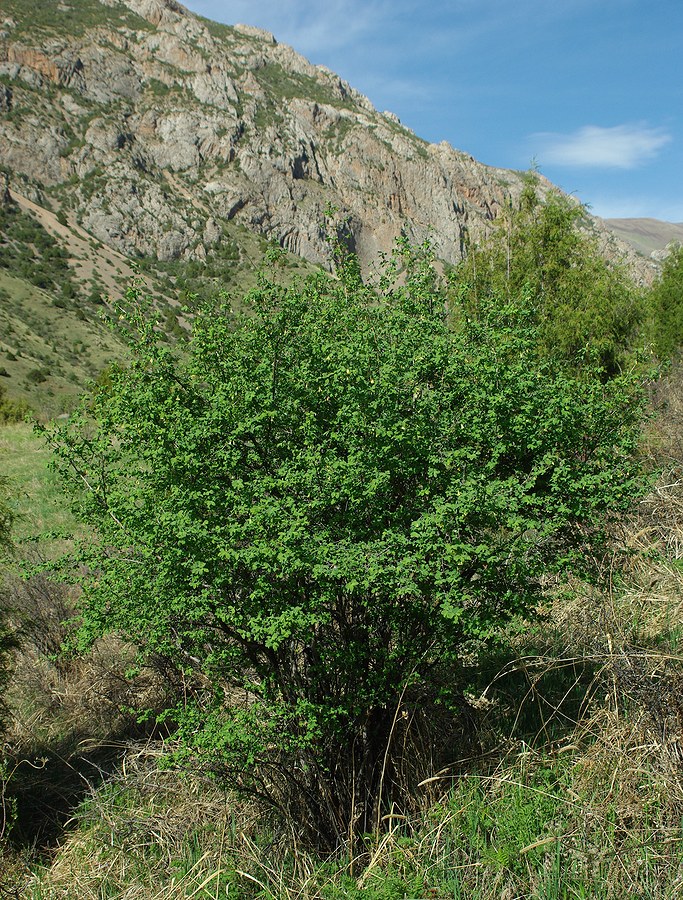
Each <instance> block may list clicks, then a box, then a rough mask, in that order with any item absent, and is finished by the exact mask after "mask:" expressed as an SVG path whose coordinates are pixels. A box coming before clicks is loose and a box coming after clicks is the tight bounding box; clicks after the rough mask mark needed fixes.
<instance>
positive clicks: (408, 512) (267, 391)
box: [52, 251, 641, 847]
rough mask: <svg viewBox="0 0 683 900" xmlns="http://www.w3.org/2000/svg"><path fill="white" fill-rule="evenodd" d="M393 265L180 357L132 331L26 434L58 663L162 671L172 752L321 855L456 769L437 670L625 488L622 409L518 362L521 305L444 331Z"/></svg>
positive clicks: (517, 608) (455, 674)
mask: <svg viewBox="0 0 683 900" xmlns="http://www.w3.org/2000/svg"><path fill="white" fill-rule="evenodd" d="M403 261H404V262H407V266H406V270H405V272H404V276H403V284H402V286H397V285H396V284H394V283H392V281H391V279H390V278H389V277H388V276H387V277H386V278H384V279H383V280H382V282H381V284H380V286H379V287H378V288H371V287H368V286H366V285H364V284H363V283H362V282H361V280H360V276H359V273H358V267H357V266H355V265H353V261H345V260H343V259H342V264H341V267H340V271H339V273H338V277H337V278H334V277H331V276H327V275H318V276H315V277H312V278H309V279H308V280H306V281H305V282H303V283H300V284H295V285H293V286H289V287H286V286H281V285H278V284H275V283H272V282H270V281H268V280H262V282H261V283H260V285H259V287H258V289H257V290H255V291H254V292H253V293H251V294H250V295H249V296H248V297H247V299H246V305H247V307H248V314H247V315H239V314H237V313H235V312H234V311H233V310H232V309H231V308H230V305H229V303H228V302H227V301H226V300H222V301H219V302H216V303H215V304H213V305H212V306H211V307H210V308H207V309H204V310H203V311H201V312H200V313H199V315H198V317H197V319H196V321H195V324H194V332H193V336H192V339H191V341H190V343H189V347H188V355H187V356H185V357H182V358H176V357H175V356H174V355H173V353H172V351H171V350H170V349H169V348H168V347H166V346H164V345H163V344H161V343H160V342H159V341H158V340H157V333H156V331H155V329H154V327H153V325H152V324H149V323H147V322H146V321H145V318H144V316H143V315H142V314H135V315H133V317H132V318H131V319H130V320H129V321H130V324H131V325H132V326H133V329H132V332H129V341H130V343H131V355H132V363H131V365H130V367H129V368H127V369H125V370H124V369H113V370H112V371H111V381H110V383H109V384H108V386H107V387H106V389H100V390H98V391H95V393H94V394H93V395H92V396H90V397H89V398H88V399H87V400H86V402H85V403H84V405H83V406H82V409H81V412H80V414H79V415H78V416H75V417H74V418H73V421H72V424H71V425H70V426H68V427H65V428H63V429H61V430H57V431H55V432H54V433H53V435H52V438H53V441H54V443H55V446H56V449H57V453H58V454H59V458H60V460H61V470H62V472H63V474H64V476H65V478H66V480H67V483H68V484H70V486H71V488H72V490H77V491H79V493H78V499H79V503H80V506H79V508H80V512H81V515H82V517H83V519H84V521H85V522H86V523H88V524H89V525H90V526H91V528H92V535H93V539H92V541H90V542H88V543H86V544H84V545H83V546H82V547H81V550H80V553H79V555H78V556H77V558H76V559H75V560H74V567H75V568H79V569H80V570H81V571H82V567H83V565H85V566H86V571H87V574H86V576H85V578H84V585H83V586H84V593H83V599H82V629H81V639H82V641H83V642H84V643H87V642H88V641H92V640H94V639H96V638H97V637H98V636H100V635H102V634H103V633H104V632H106V631H109V630H112V629H113V630H117V631H119V632H121V633H122V634H123V635H125V636H126V637H127V638H129V639H130V640H132V641H134V642H136V643H137V644H138V645H139V646H140V647H141V649H142V651H143V652H147V653H155V654H162V655H163V656H165V657H167V658H170V659H171V660H173V661H174V663H175V664H176V665H177V666H178V667H179V668H181V669H182V670H183V671H184V672H185V674H186V677H187V683H188V692H187V694H186V696H185V697H184V698H183V702H182V703H181V704H180V705H179V706H178V707H177V708H176V709H174V710H173V711H172V715H173V716H174V717H175V720H176V721H177V723H178V729H179V731H178V733H179V735H180V737H181V738H182V741H183V742H184V747H185V753H186V754H187V755H190V756H193V757H194V758H197V759H199V761H203V762H204V763H205V764H206V765H207V766H209V767H210V768H213V769H214V770H216V771H219V772H221V773H223V774H226V775H228V774H229V775H230V776H231V777H232V779H233V782H234V783H235V784H237V785H238V786H239V787H241V788H242V789H244V790H247V791H250V792H251V793H253V794H256V795H260V796H261V797H265V798H267V799H268V800H269V802H271V803H272V804H274V805H276V806H278V807H279V808H281V809H283V810H284V811H285V812H286V813H287V814H289V815H290V816H294V817H295V819H296V821H297V823H298V825H299V827H300V828H302V829H303V830H304V831H305V832H306V833H307V834H308V835H309V836H310V837H312V838H314V839H316V840H317V841H318V842H319V843H321V844H323V845H325V846H328V847H333V846H336V845H338V844H339V843H340V842H343V841H344V840H345V839H346V837H347V836H348V834H349V832H350V831H352V830H356V831H358V830H360V831H366V830H368V829H370V828H373V827H374V825H375V822H378V821H379V815H380V813H381V812H383V811H386V809H387V808H388V807H387V804H389V803H391V802H394V801H397V802H403V801H404V800H405V796H404V795H403V794H402V793H401V789H402V788H405V786H406V779H408V780H409V776H410V775H411V773H412V775H414V777H415V778H420V777H423V776H426V775H428V774H429V773H430V771H432V769H431V768H430V767H431V766H434V765H439V764H440V763H441V762H443V760H444V759H448V758H452V754H457V752H458V743H457V739H454V738H453V736H452V734H451V744H450V746H446V747H445V748H444V747H443V746H442V747H441V749H443V750H444V753H445V756H441V757H440V758H438V757H437V754H436V752H433V753H431V752H430V748H433V747H437V746H438V741H437V737H438V734H437V732H438V731H439V727H438V726H437V721H440V722H441V725H443V723H444V722H445V721H446V720H447V719H448V718H449V717H450V718H451V720H452V718H453V717H454V716H455V717H457V716H461V721H462V717H463V715H464V713H466V704H465V702H464V699H463V686H464V679H463V676H462V674H461V667H462V662H463V658H464V657H465V656H467V657H469V658H473V657H476V653H477V652H478V650H479V649H481V647H482V646H484V645H485V643H486V641H487V640H488V639H489V638H490V637H491V636H492V635H494V634H495V633H496V630H497V629H499V628H500V627H501V625H503V624H504V623H505V622H506V621H508V620H510V619H511V618H512V617H514V616H530V615H533V614H534V612H535V610H536V609H537V606H538V602H539V598H540V596H541V594H542V588H543V585H544V583H546V582H547V579H548V575H549V574H550V573H554V574H560V573H565V572H568V571H571V570H573V571H577V570H581V571H587V569H588V568H589V561H590V559H591V548H592V545H593V542H595V541H598V542H600V541H601V540H602V539H603V529H604V527H605V524H606V523H607V522H609V520H610V517H611V516H614V515H617V514H618V513H619V511H620V510H622V509H624V508H625V507H626V506H627V505H628V504H629V503H630V502H631V500H632V498H633V497H634V496H636V495H637V494H638V492H639V490H640V487H641V480H640V476H639V474H638V468H637V465H636V464H635V463H634V462H633V460H632V450H633V448H634V444H635V442H636V440H637V435H638V424H639V419H640V410H641V402H640V394H639V389H638V386H637V385H635V384H634V383H633V382H632V381H629V380H627V379H626V378H615V379H614V380H612V381H611V382H610V383H609V384H607V385H604V384H602V383H601V382H600V380H599V378H598V377H597V375H596V374H595V373H594V372H592V371H587V370H586V371H584V372H583V373H582V375H581V377H578V376H575V375H572V374H567V372H566V371H563V369H562V367H560V366H557V365H555V363H554V362H553V360H552V359H547V360H542V359H539V356H538V353H537V346H538V333H537V326H536V324H535V323H534V319H533V316H532V315H531V312H530V307H529V304H528V303H526V302H524V301H523V300H518V299H516V298H512V299H510V300H506V299H504V300H501V301H500V302H499V303H494V302H491V303H486V304H482V305H480V308H479V315H478V317H477V318H476V319H475V318H471V317H468V316H467V314H466V311H465V312H464V313H463V314H462V315H461V316H458V317H453V316H452V315H451V314H450V311H449V309H448V304H447V302H446V297H447V292H446V291H445V290H444V289H442V287H441V286H440V284H439V282H438V278H437V276H436V274H435V272H434V270H433V268H432V266H431V262H430V260H429V258H428V255H426V256H425V255H422V256H420V255H417V256H415V255H412V254H410V253H408V252H407V251H406V252H405V253H404V255H403ZM138 299H139V298H138V297H137V295H136V293H135V292H133V293H132V295H131V300H132V301H134V302H136V301H137V300H138ZM454 318H455V319H456V320H457V321H458V322H459V323H460V324H459V325H458V327H457V328H454V327H453V325H452V322H453V321H454ZM443 733H446V732H443ZM411 767H412V768H411ZM409 769H411V772H408V770H409Z"/></svg>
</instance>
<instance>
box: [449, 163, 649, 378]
mask: <svg viewBox="0 0 683 900" xmlns="http://www.w3.org/2000/svg"><path fill="white" fill-rule="evenodd" d="M457 278H458V281H459V283H460V284H461V285H464V286H465V291H466V296H467V298H468V302H469V307H470V310H472V312H473V313H474V311H475V310H476V306H477V304H478V303H479V302H480V301H481V299H482V298H485V299H487V301H488V302H490V300H491V299H492V298H495V297H508V298H514V297H518V296H520V293H526V294H527V296H529V297H530V298H531V300H532V304H531V311H532V313H533V315H534V317H535V319H536V324H537V326H538V330H537V338H538V341H539V349H540V352H541V353H542V354H543V355H552V356H555V357H557V358H558V359H561V360H564V361H565V363H567V364H568V365H570V366H572V367H577V366H578V367H580V366H582V365H584V364H585V362H586V361H587V360H588V361H590V362H593V361H597V362H598V363H599V364H600V365H601V366H602V368H603V369H604V374H605V375H606V376H611V375H613V374H615V373H616V372H618V371H619V370H620V368H621V367H622V366H623V365H624V363H625V362H626V361H627V360H628V359H629V357H630V355H631V354H632V351H633V348H634V345H635V344H636V342H637V340H638V339H639V330H640V327H641V325H642V323H643V321H644V303H643V296H642V292H641V291H639V290H638V289H636V287H635V286H634V284H633V283H632V281H631V280H630V279H629V277H628V275H627V274H626V272H625V271H624V269H623V267H620V266H618V265H614V264H612V265H610V264H609V263H607V261H606V260H605V259H604V257H603V256H602V254H601V253H600V251H599V248H598V243H597V239H596V238H595V236H594V235H592V234H591V231H590V224H589V221H588V217H587V215H586V210H585V208H584V207H583V206H582V205H581V204H580V203H578V202H576V201H574V200H572V199H571V198H570V197H568V196H567V195H565V194H561V193H559V192H558V191H554V190H551V191H549V192H548V193H547V194H546V195H545V196H543V197H541V195H540V193H539V190H538V183H537V180H536V179H535V178H534V177H533V176H530V177H529V178H528V180H527V183H526V185H525V188H524V190H523V192H522V196H521V201H520V205H519V208H518V209H514V210H513V209H510V210H508V211H507V213H506V215H504V216H502V217H501V219H500V221H499V223H498V228H497V229H496V231H495V232H494V234H493V236H492V238H491V240H490V241H489V242H488V243H486V244H485V245H483V246H482V247H472V248H471V250H470V253H469V254H468V257H467V259H466V260H464V261H463V263H462V264H461V265H460V266H459V268H458V270H457Z"/></svg>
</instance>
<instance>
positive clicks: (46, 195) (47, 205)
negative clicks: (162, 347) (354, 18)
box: [0, 0, 648, 395]
mask: <svg viewBox="0 0 683 900" xmlns="http://www.w3.org/2000/svg"><path fill="white" fill-rule="evenodd" d="M0 171H1V172H2V173H4V175H3V178H4V180H3V184H2V185H0V194H1V195H2V196H1V197H0V216H1V217H2V222H3V233H0V276H1V277H0V281H2V282H3V283H2V284H0V290H2V291H4V294H2V297H4V298H5V300H6V302H5V303H4V304H0V353H1V352H2V351H4V353H5V357H6V366H5V367H4V368H5V370H6V372H7V377H8V378H9V379H10V383H11V385H12V387H13V388H16V387H17V386H19V387H20V388H21V390H20V391H19V393H21V391H22V390H23V391H24V393H25V394H27V395H28V394H30V393H31V392H32V391H33V388H34V385H32V384H31V383H30V381H27V380H26V379H27V377H28V376H29V374H30V373H33V374H32V377H33V378H34V379H36V378H39V377H41V376H39V375H36V374H35V373H36V371H38V372H39V373H43V374H44V373H45V372H48V373H49V372H51V371H52V370H51V367H52V369H56V368H58V367H59V366H61V365H62V362H63V360H60V347H59V342H58V341H57V340H56V339H55V336H54V328H53V327H52V325H50V324H49V322H51V321H52V319H51V318H50V317H46V316H45V315H44V314H43V313H44V310H45V309H46V308H47V307H49V308H50V310H52V311H53V310H54V309H57V310H59V316H60V317H61V319H60V321H62V322H66V323H67V324H66V325H65V326H64V327H65V328H66V330H67V332H73V333H75V332H77V331H78V329H83V328H86V330H87V333H88V337H87V339H86V338H83V339H81V338H80V336H79V341H80V344H83V345H85V346H87V347H90V348H92V347H93V346H100V347H102V348H105V347H107V346H108V344H107V342H106V340H105V339H104V338H103V337H102V336H101V328H100V325H99V324H98V323H97V321H96V320H97V316H96V314H94V313H93V310H94V309H95V308H96V306H97V303H98V302H99V301H100V297H101V296H102V295H104V296H105V298H106V297H107V296H114V297H115V296H119V295H120V293H121V291H122V290H123V289H124V287H125V284H126V283H127V281H128V280H129V278H130V276H131V274H132V271H133V270H132V268H131V264H132V263H135V266H136V268H137V269H138V270H139V271H141V272H142V273H143V274H144V276H145V277H146V279H147V290H148V291H149V292H150V293H151V294H152V295H153V296H154V297H155V299H156V301H157V303H158V305H159V308H160V310H161V313H162V318H163V321H164V323H165V327H166V330H167V332H168V333H169V334H170V335H172V334H173V333H174V332H177V330H178V328H180V327H182V326H183V324H184V322H183V318H182V314H181V313H180V311H179V305H180V303H181V302H183V301H184V300H186V299H187V297H188V296H189V297H190V298H191V297H192V294H193V292H199V293H202V291H204V290H215V289H216V288H223V287H227V288H230V287H231V286H232V287H236V288H238V289H239V290H243V289H244V288H245V287H248V286H249V283H250V279H252V278H253V273H254V270H255V268H256V266H257V265H258V263H259V261H260V260H261V259H262V257H263V253H264V250H265V248H266V247H267V242H269V241H275V242H277V243H278V244H279V245H280V246H282V247H283V248H284V249H285V250H286V251H287V265H288V266H289V267H290V268H292V269H299V270H302V271H306V270H307V269H310V268H311V267H313V266H316V265H327V264H328V262H329V250H328V245H327V243H326V230H327V228H328V227H329V226H328V224H327V220H326V214H327V213H328V211H329V210H334V212H333V223H334V226H335V227H336V228H337V229H338V230H340V231H342V232H344V233H345V235H346V238H347V240H348V242H349V244H350V245H351V247H352V248H353V249H354V250H355V251H356V252H357V254H358V256H359V259H360V261H361V264H362V266H363V267H364V269H365V270H366V271H369V270H371V269H372V267H373V266H374V265H375V263H376V262H377V260H378V257H379V255H380V254H382V253H387V252H389V251H390V250H391V248H392V247H393V245H394V242H395V240H396V238H397V237H398V236H399V235H402V234H403V235H406V236H407V237H408V238H409V239H410V240H411V241H413V242H417V243H420V242H422V241H424V240H425V239H427V238H428V239H429V240H430V241H431V242H432V244H433V246H434V248H435V252H436V254H437V255H438V256H439V257H440V258H441V259H442V260H443V262H444V263H445V264H454V263H457V262H458V261H459V260H460V259H461V258H462V255H463V253H464V251H465V249H466V247H467V245H468V243H469V242H478V241H479V240H481V239H482V238H483V237H484V236H485V235H486V234H487V233H488V232H489V231H490V230H491V228H492V223H493V222H494V221H495V219H496V217H497V216H498V215H499V213H500V212H501V210H503V209H504V208H505V207H506V206H509V205H510V204H513V205H514V203H515V201H516V199H517V198H518V196H519V194H520V192H521V189H522V186H523V175H522V173H518V172H513V171H509V170H505V169H497V168H491V167H488V166H484V165H482V164H481V163H479V162H477V161H476V160H474V159H473V158H472V157H471V156H469V155H468V154H467V153H464V152H461V151H459V150H456V149H454V148H453V147H451V146H449V145H448V144H446V143H442V144H438V145H434V144H428V143H426V142H425V141H423V140H421V139H420V138H419V137H417V136H416V135H415V134H414V133H413V132H412V131H410V130H409V129H408V128H405V127H404V126H403V125H402V124H401V123H400V122H399V121H398V119H397V118H396V116H394V115H392V114H391V113H381V112H378V111H377V110H376V109H375V108H374V107H373V105H372V104H371V103H370V101H369V100H368V99H367V98H366V97H364V96H362V95H361V94H360V93H358V92H357V91H356V90H354V89H353V88H352V87H351V86H350V85H348V84H347V83H345V82H344V81H342V80H340V78H339V77H338V76H336V75H335V74H334V73H333V72H331V71H329V70H327V69H325V68H323V67H320V66H314V65H312V64H311V63H309V62H308V61H307V60H306V59H304V58H303V57H302V56H300V55H298V54H297V53H296V52H295V51H294V50H292V49H291V48H290V47H287V46H284V45H282V44H280V43H278V42H277V41H276V39H275V38H274V37H273V36H272V35H271V34H268V33H266V32H263V31H260V30H257V29H255V28H252V27H249V26H245V25H235V26H234V27H229V26H225V25H218V24H216V23H214V22H210V21H208V20H205V19H202V18H200V17H198V16H196V15H193V14H192V13H190V12H189V11H188V10H186V9H185V8H184V7H183V6H181V5H180V4H178V3H176V2H175V0H46V2H41V3H36V2H34V0H2V5H1V6H0ZM541 184H542V189H547V188H548V183H547V182H545V181H544V180H541ZM590 227H592V228H594V229H595V230H596V232H597V233H598V234H599V235H600V237H601V240H602V242H603V245H604V247H605V252H607V253H609V254H610V255H612V256H618V257H621V256H623V255H624V254H625V253H626V251H625V250H624V248H623V246H620V245H619V244H618V242H615V241H614V239H613V238H612V237H611V235H610V234H609V232H608V231H607V230H606V229H605V228H604V226H602V224H601V223H599V222H597V220H593V222H592V224H591V225H590ZM634 260H635V254H634V255H633V256H632V258H631V263H632V265H633V266H634V267H635V268H634V271H635V270H637V273H638V276H639V277H643V278H647V276H648V264H647V263H644V262H643V261H642V260H641V261H640V262H637V261H635V262H634ZM3 272H4V273H5V274H3ZM3 279H4V280H3ZM8 279H9V280H8ZM18 285H19V286H18ZM18 296H21V297H22V298H23V299H21V300H20V301H18V300H17V297H18ZM7 297H9V298H11V299H12V304H13V305H11V304H10V303H9V301H7V299H6V298H7ZM27 310H30V311H31V313H30V315H31V316H33V319H31V318H30V317H29V315H28V313H27ZM41 310H42V311H43V312H41ZM41 316H42V318H41ZM50 316H53V312H50ZM53 317H54V316H53ZM38 320H40V322H39V325H40V327H39V326H38V324H36V323H37V322H38ZM69 323H70V324H69ZM41 330H42V333H40V332H41ZM36 332H39V335H38V336H39V337H40V340H39V341H38V342H37V343H36V341H35V340H34V338H35V336H36ZM29 337H30V338H31V340H29ZM41 342H42V343H41ZM87 352H88V351H83V350H81V353H82V354H86V355H87ZM103 352H104V350H103ZM74 353H76V351H74ZM21 359H25V365H24V367H23V369H22V368H17V366H18V365H19V360H21ZM91 359H92V357H88V360H89V362H88V365H89V366H90V369H93V368H96V366H94V363H91ZM97 359H98V360H99V356H97ZM74 365H76V363H75V362H74ZM84 365H85V364H84ZM62 368H63V367H62ZM81 368H83V367H81ZM85 369H87V366H85ZM1 371H2V369H0V372H1ZM51 377H52V376H51ZM59 377H61V379H62V382H61V388H60V390H64V391H66V392H67V393H68V386H69V384H72V385H73V384H75V383H77V382H79V381H80V380H81V377H82V371H81V369H78V368H71V369H69V368H68V367H67V368H66V369H64V371H63V372H62V374H61V375H60V376H59ZM17 379H18V380H17ZM44 380H48V379H44ZM39 383H42V382H39ZM50 384H52V382H50ZM51 389H52V388H51Z"/></svg>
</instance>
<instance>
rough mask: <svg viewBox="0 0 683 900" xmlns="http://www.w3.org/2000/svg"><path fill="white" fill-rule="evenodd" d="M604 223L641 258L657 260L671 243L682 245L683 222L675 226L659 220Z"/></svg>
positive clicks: (607, 220) (615, 220)
mask: <svg viewBox="0 0 683 900" xmlns="http://www.w3.org/2000/svg"><path fill="white" fill-rule="evenodd" d="M604 222H605V225H606V226H607V227H608V228H609V229H610V231H612V232H613V233H614V234H615V235H616V236H617V237H618V238H620V239H621V240H622V241H625V242H626V243H628V244H631V246H632V247H634V248H635V249H636V250H637V251H638V252H639V253H641V254H642V255H643V256H650V257H654V258H655V259H658V258H661V256H662V255H665V253H666V247H667V246H668V245H669V244H670V243H672V242H673V241H675V242H677V243H679V244H681V243H683V222H680V223H678V224H675V223H672V222H662V221H660V220H659V219H605V220H604Z"/></svg>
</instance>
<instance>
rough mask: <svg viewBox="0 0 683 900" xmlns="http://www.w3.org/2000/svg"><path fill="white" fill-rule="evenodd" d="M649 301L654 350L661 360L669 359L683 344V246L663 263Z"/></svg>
mask: <svg viewBox="0 0 683 900" xmlns="http://www.w3.org/2000/svg"><path fill="white" fill-rule="evenodd" d="M649 301H650V309H651V312H652V323H653V324H652V340H653V343H654V347H655V350H656V352H657V354H658V356H659V357H660V359H668V358H670V357H672V356H673V355H674V354H675V353H677V352H678V351H679V350H680V347H681V344H682V343H683V247H678V248H677V249H675V250H673V251H672V252H671V253H670V254H669V256H668V257H667V258H666V260H665V261H664V266H663V268H662V273H661V276H660V277H659V278H658V279H657V281H656V282H655V283H654V285H653V286H652V288H651V290H650V294H649Z"/></svg>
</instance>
